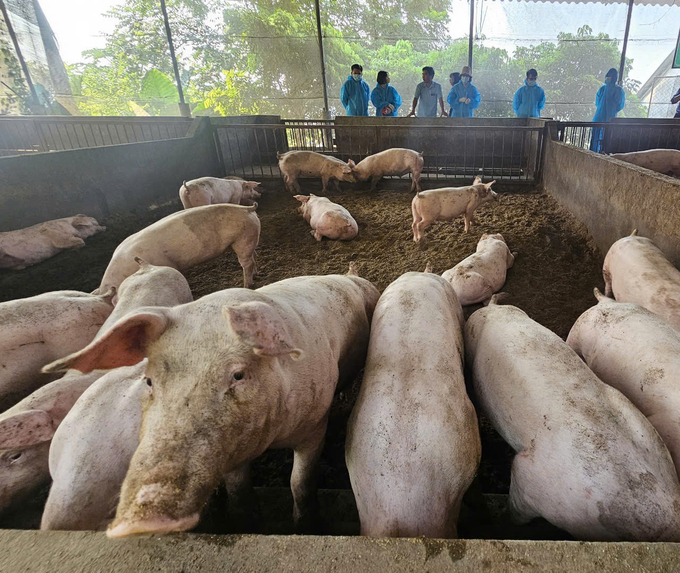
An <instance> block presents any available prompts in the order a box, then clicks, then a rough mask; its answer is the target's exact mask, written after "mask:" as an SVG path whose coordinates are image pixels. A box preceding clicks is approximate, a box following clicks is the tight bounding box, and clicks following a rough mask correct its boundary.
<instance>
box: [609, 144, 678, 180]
mask: <svg viewBox="0 0 680 573" xmlns="http://www.w3.org/2000/svg"><path fill="white" fill-rule="evenodd" d="M611 157H613V158H614V159H619V160H621V161H625V162H626V163H632V164H633V165H638V166H639V167H644V168H645V169H650V170H652V171H656V172H657V173H664V174H665V175H671V176H675V177H680V151H679V150H677V149H648V150H647V151H634V152H632V153H612V155H611Z"/></svg>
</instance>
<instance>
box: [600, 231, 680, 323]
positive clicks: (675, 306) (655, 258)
mask: <svg viewBox="0 0 680 573" xmlns="http://www.w3.org/2000/svg"><path fill="white" fill-rule="evenodd" d="M602 275H603V276H604V282H605V292H604V294H605V296H608V297H611V296H612V295H613V296H614V298H615V299H616V300H617V301H618V302H633V303H635V304H639V305H640V306H643V307H644V308H646V309H647V310H649V311H651V312H653V313H654V314H658V315H659V316H660V317H662V318H663V319H665V320H667V321H668V322H669V323H670V324H672V325H673V326H674V327H675V328H680V271H678V270H677V269H676V268H675V267H674V266H673V264H672V263H671V262H670V261H669V260H668V259H667V258H666V257H665V256H664V254H663V252H661V249H659V248H658V247H657V246H656V245H655V244H654V243H653V242H652V241H651V240H649V239H647V238H645V237H638V236H637V230H635V231H633V233H632V234H631V235H630V236H628V237H624V238H623V239H619V240H618V241H616V242H615V243H614V244H613V245H612V246H611V247H610V248H609V251H608V252H607V256H606V257H605V258H604V265H603V266H602Z"/></svg>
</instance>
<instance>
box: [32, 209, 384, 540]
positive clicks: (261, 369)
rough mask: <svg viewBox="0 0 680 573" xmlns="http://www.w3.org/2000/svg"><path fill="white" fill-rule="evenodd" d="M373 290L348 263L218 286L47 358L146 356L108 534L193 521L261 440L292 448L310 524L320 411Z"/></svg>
mask: <svg viewBox="0 0 680 573" xmlns="http://www.w3.org/2000/svg"><path fill="white" fill-rule="evenodd" d="M204 208H205V207H204ZM188 212H191V210H190V211H188ZM378 296H379V293H378V290H377V289H376V288H375V287H374V286H373V285H372V284H371V283H370V282H369V281H367V280H365V279H362V278H360V277H358V276H355V275H329V276H308V277H296V278H291V279H286V280H283V281H280V282H277V283H273V284H270V285H267V286H264V287H262V288H260V289H257V290H254V291H253V290H248V289H239V288H232V289H227V290H223V291H218V292H216V293H213V294H210V295H207V296H204V297H202V298H201V299H199V300H197V301H195V302H192V303H189V304H184V305H180V306H177V307H175V308H172V309H165V308H144V309H140V310H138V311H136V312H133V313H129V314H127V315H126V316H125V317H124V318H123V319H121V320H119V321H118V322H117V323H116V324H115V325H114V327H113V328H112V329H111V330H110V331H109V332H107V334H106V335H105V336H103V337H102V338H100V339H99V340H97V341H96V342H95V343H94V344H92V345H90V346H88V347H87V348H86V349H84V350H83V351H81V352H79V353H76V354H73V355H71V356H69V357H66V358H64V359H62V360H59V361H57V362H55V363H53V364H51V365H49V366H48V367H46V368H45V371H46V372H50V373H53V372H57V371H62V370H65V369H68V368H75V369H76V370H79V371H81V372H83V373H84V374H86V373H88V372H90V371H92V370H95V369H98V368H99V369H109V368H118V367H121V366H130V365H134V364H137V363H139V362H141V361H142V360H143V359H144V358H147V359H148V363H147V364H146V367H145V369H144V377H145V380H144V383H145V385H146V396H145V399H144V404H143V407H142V412H143V417H142V427H141V432H140V442H139V447H138V448H137V450H136V451H135V454H134V455H133V457H132V460H131V462H130V468H129V470H128V472H127V475H126V477H125V481H124V483H123V486H122V489H121V495H120V502H119V504H118V508H117V510H116V517H115V520H114V522H113V523H112V524H111V526H110V527H109V529H108V530H107V535H108V536H109V537H124V536H128V535H133V534H136V533H152V532H155V533H166V532H170V531H184V530H188V529H191V528H193V527H194V526H196V524H197V523H198V521H199V518H200V510H201V508H202V507H203V505H204V504H205V502H206V501H207V499H208V497H209V496H210V494H211V492H212V491H213V490H214V489H215V487H216V486H217V485H218V484H219V483H220V482H223V481H225V482H227V487H228V492H229V493H230V494H233V493H234V492H237V494H240V492H243V491H245V490H249V489H250V488H249V486H248V484H247V482H244V481H243V480H245V479H247V474H248V471H247V470H248V467H249V463H250V462H251V461H252V460H253V459H255V458H256V457H257V456H259V455H260V454H261V453H262V452H264V451H265V450H266V449H268V448H292V449H293V451H294V461H293V473H292V476H291V489H292V491H293V499H294V520H295V522H296V524H297V525H298V527H299V528H300V529H308V528H311V527H312V525H313V523H314V521H315V516H316V514H317V509H318V502H317V499H316V486H315V482H314V468H315V466H316V463H317V461H318V459H319V456H320V454H321V450H322V448H323V441H324V435H325V431H326V424H327V421H328V411H329V408H330V405H331V401H332V399H333V394H334V391H335V388H336V386H337V384H338V382H339V381H340V382H342V381H345V382H346V381H349V380H353V379H354V377H355V376H356V374H357V373H358V371H359V370H360V368H362V367H363V363H364V359H365V357H366V349H367V345H368V334H369V325H370V321H371V316H372V313H373V309H374V307H375V304H376V302H377V300H378ZM240 478H243V480H241V479H240Z"/></svg>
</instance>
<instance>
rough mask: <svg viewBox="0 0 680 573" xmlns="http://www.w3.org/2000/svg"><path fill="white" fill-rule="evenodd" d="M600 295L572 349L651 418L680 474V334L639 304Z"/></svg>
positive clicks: (574, 332) (575, 330)
mask: <svg viewBox="0 0 680 573" xmlns="http://www.w3.org/2000/svg"><path fill="white" fill-rule="evenodd" d="M595 296H596V297H597V299H598V304H597V305H595V306H594V307H592V308H590V309H588V310H587V311H586V312H584V313H583V314H582V315H581V316H580V318H579V319H578V320H577V321H576V323H575V324H574V326H573V327H572V329H571V331H570V332H569V337H568V338H567V344H568V345H569V346H571V347H572V348H573V349H574V350H575V351H576V353H577V354H578V355H579V356H581V357H582V358H583V360H584V361H585V363H586V364H587V365H588V366H589V367H590V369H591V370H592V371H593V372H595V374H597V376H598V377H599V378H600V379H601V380H602V381H604V382H605V383H606V384H609V385H610V386H612V387H614V388H616V389H617V390H620V391H621V392H623V394H624V395H625V396H626V397H627V398H628V399H629V400H630V401H631V402H633V404H635V405H636V406H637V407H638V409H639V410H640V411H641V412H642V413H643V414H644V415H645V416H647V418H648V419H649V421H650V422H651V423H652V425H653V426H654V427H655V428H656V430H657V431H658V432H659V434H660V435H661V438H662V439H663V441H664V442H665V443H666V446H667V447H668V450H669V451H670V453H671V457H672V458H673V461H674V462H675V467H676V469H677V470H678V473H680V387H679V386H678V380H680V333H679V332H678V331H677V330H675V329H674V328H673V327H672V326H671V325H670V324H668V323H667V322H665V321H664V320H663V319H662V318H660V317H658V316H657V315H655V314H653V313H651V312H649V311H648V310H646V309H644V308H642V307H641V306H638V305H637V304H632V303H623V302H616V301H614V300H613V299H611V298H607V297H605V296H603V295H602V293H600V291H599V290H598V289H595Z"/></svg>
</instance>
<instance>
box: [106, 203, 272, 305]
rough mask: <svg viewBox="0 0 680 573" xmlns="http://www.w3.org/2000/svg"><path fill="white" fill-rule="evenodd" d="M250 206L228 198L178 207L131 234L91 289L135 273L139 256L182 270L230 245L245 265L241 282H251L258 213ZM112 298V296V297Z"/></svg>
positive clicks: (258, 229) (116, 283) (219, 252)
mask: <svg viewBox="0 0 680 573" xmlns="http://www.w3.org/2000/svg"><path fill="white" fill-rule="evenodd" d="M256 208H257V203H256V204H255V205H253V206H252V207H241V206H239V205H231V204H228V203H225V204H220V205H208V206H206V207H195V208H193V209H186V210H184V211H178V212H177V213H173V214H172V215H168V216H167V217H164V218H163V219H161V220H160V221H156V222H155V223H154V224H153V225H149V226H148V227H146V228H145V229H142V230H141V231H139V232H137V233H135V234H134V235H130V236H129V237H128V238H127V239H125V240H124V241H123V242H122V243H121V244H120V245H118V247H116V250H115V251H114V253H113V256H112V257H111V262H110V263H109V266H108V267H106V271H105V272H104V277H103V278H102V282H101V284H100V285H99V289H97V291H95V292H103V291H105V290H106V289H108V288H110V287H118V285H120V283H121V282H123V280H125V278H127V277H129V276H130V275H131V274H132V273H134V272H135V271H136V270H137V268H138V265H137V263H136V262H135V259H134V257H135V256H138V257H141V258H143V259H144V260H145V261H148V262H149V263H151V264H152V265H159V266H166V267H172V268H174V269H177V270H179V271H184V270H186V269H189V268H191V267H193V266H194V265H197V264H199V263H202V262H205V261H208V260H210V259H213V258H215V257H217V256H219V255H221V254H222V253H224V251H226V250H227V248H228V247H231V248H232V249H233V250H234V252H235V253H236V255H237V256H238V262H239V263H240V264H241V267H242V268H243V283H244V286H245V287H249V286H251V285H252V284H253V274H254V273H255V249H256V248H257V244H258V242H259V240H260V219H259V218H258V217H257V214H256V213H255V209H256ZM114 302H115V301H114Z"/></svg>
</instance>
